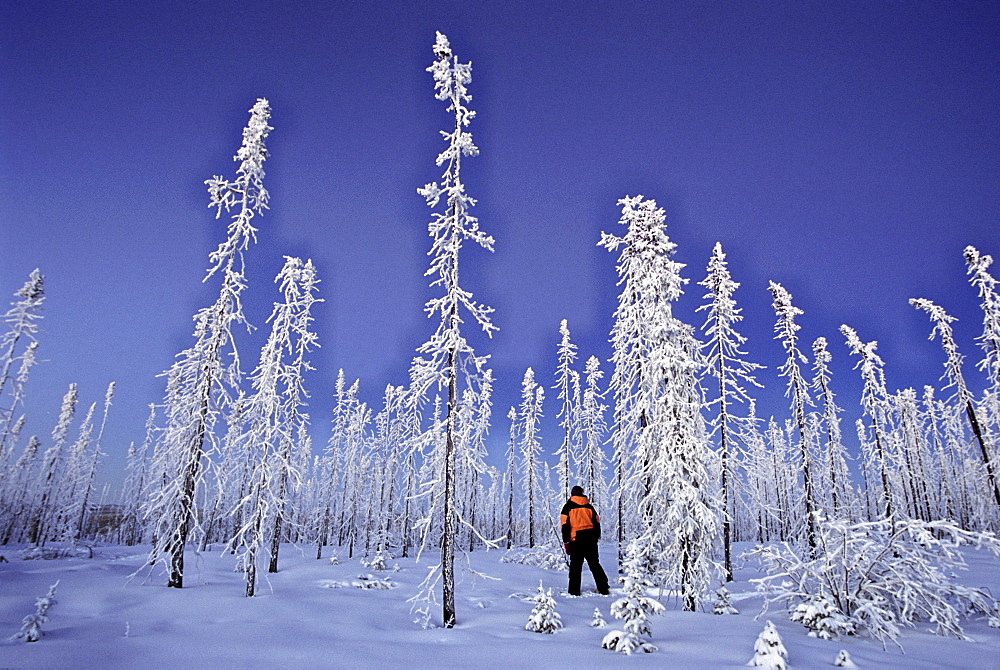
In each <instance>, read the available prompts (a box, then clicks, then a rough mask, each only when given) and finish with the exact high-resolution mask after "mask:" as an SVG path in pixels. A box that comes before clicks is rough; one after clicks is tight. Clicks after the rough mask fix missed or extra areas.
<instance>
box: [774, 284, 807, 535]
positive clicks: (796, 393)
mask: <svg viewBox="0 0 1000 670" xmlns="http://www.w3.org/2000/svg"><path fill="white" fill-rule="evenodd" d="M768 288H769V290H770V291H771V295H772V296H773V297H774V303H773V304H772V307H773V308H774V313H775V315H777V317H778V320H777V323H775V325H774V332H775V337H774V339H776V340H780V341H781V345H782V347H784V349H785V353H786V354H787V358H786V359H785V362H784V364H782V366H781V367H780V368H778V371H779V374H780V375H781V376H782V377H786V378H787V379H788V388H787V390H786V392H785V395H786V397H788V398H790V399H791V402H792V414H793V417H794V418H793V420H794V422H795V426H796V428H797V433H798V443H799V445H798V446H799V458H800V459H801V466H802V482H803V487H804V489H805V496H804V498H803V503H804V504H805V516H806V541H807V542H808V543H809V546H810V547H815V546H816V528H815V525H814V523H815V518H814V517H813V512H814V511H815V510H816V508H817V506H816V499H817V495H816V490H815V482H814V481H813V475H812V471H813V468H812V462H811V461H812V459H811V458H810V455H809V448H808V445H809V435H808V423H807V421H806V407H807V406H808V405H811V404H812V399H811V398H810V397H809V387H808V384H806V380H805V378H804V377H803V376H802V369H801V368H800V367H799V363H808V362H809V359H807V358H806V357H805V356H804V355H803V354H802V352H801V351H800V350H799V345H798V341H799V336H798V331H799V329H800V328H801V326H799V325H798V324H797V323H795V317H796V316H799V315H800V314H802V310H801V309H799V308H798V307H795V306H794V305H793V304H792V295H791V294H790V293H789V292H788V291H787V290H786V289H785V287H783V286H782V285H781V284H777V283H775V282H771V283H770V286H769V287H768Z"/></svg>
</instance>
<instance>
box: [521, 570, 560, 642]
mask: <svg viewBox="0 0 1000 670" xmlns="http://www.w3.org/2000/svg"><path fill="white" fill-rule="evenodd" d="M532 602H534V603H535V607H534V608H533V609H532V610H531V616H529V617H528V623H526V624H525V625H524V629H525V630H530V631H531V632H532V633H548V634H550V635H551V634H552V633H555V632H556V631H557V630H559V629H560V628H562V627H563V622H562V618H561V617H560V616H559V612H556V601H555V599H554V598H553V597H552V589H549V590H548V591H546V590H545V587H544V586H542V583H541V582H538V593H536V594H535V597H534V599H533V601H532Z"/></svg>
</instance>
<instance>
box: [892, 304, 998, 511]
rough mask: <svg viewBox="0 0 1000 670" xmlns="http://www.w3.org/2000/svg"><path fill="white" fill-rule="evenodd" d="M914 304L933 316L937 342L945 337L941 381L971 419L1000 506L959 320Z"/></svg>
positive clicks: (936, 308)
mask: <svg viewBox="0 0 1000 670" xmlns="http://www.w3.org/2000/svg"><path fill="white" fill-rule="evenodd" d="M910 304H911V305H913V306H914V307H916V308H917V309H922V310H924V311H925V312H927V314H928V315H930V318H931V322H932V323H933V324H934V329H933V330H932V331H931V336H930V339H932V340H933V339H934V336H935V335H939V336H940V337H941V347H942V348H943V349H944V353H945V356H946V358H947V360H946V361H945V364H944V370H945V371H944V375H942V377H941V379H943V380H946V381H947V382H948V385H947V386H946V387H945V388H954V389H955V396H956V399H957V401H958V406H959V407H961V408H962V410H963V411H964V412H965V415H966V417H967V418H968V420H969V426H970V427H971V428H972V434H973V436H974V437H975V438H976V442H978V443H979V451H980V453H981V454H982V457H983V464H984V465H985V466H986V478H987V481H988V482H989V486H990V490H991V493H992V494H993V498H994V500H995V501H996V504H997V505H998V506H1000V481H998V476H1000V475H998V473H997V466H996V463H995V462H994V459H993V457H992V456H991V455H990V450H991V449H992V445H989V444H987V441H986V436H985V435H984V431H983V429H982V425H981V422H980V421H979V417H978V415H977V413H976V408H975V405H974V404H973V398H972V393H971V392H970V391H969V387H968V386H967V385H966V383H965V376H964V375H963V374H962V355H961V354H959V353H958V343H957V342H955V336H954V334H953V332H952V329H951V322H952V321H955V317H953V316H951V315H949V314H948V313H947V312H945V311H944V308H942V307H940V306H938V305H935V304H934V303H933V302H931V301H930V300H926V299H924V298H913V299H911V300H910Z"/></svg>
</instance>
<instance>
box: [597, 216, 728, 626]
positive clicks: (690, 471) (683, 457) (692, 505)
mask: <svg viewBox="0 0 1000 670" xmlns="http://www.w3.org/2000/svg"><path fill="white" fill-rule="evenodd" d="M619 204H620V205H621V206H622V218H621V220H620V223H622V224H624V225H626V226H627V228H628V230H627V232H626V234H625V236H624V237H617V236H614V235H610V234H608V233H603V234H602V239H601V244H602V246H605V247H607V248H608V249H609V250H611V251H614V250H616V249H618V248H619V247H623V249H622V253H621V256H620V259H619V263H618V271H619V276H620V277H621V281H620V284H622V285H623V291H622V295H621V297H620V299H619V307H618V310H617V311H616V312H615V325H614V329H613V331H612V345H613V347H614V356H613V360H614V362H615V373H614V376H613V377H612V387H613V388H615V404H616V409H615V415H616V431H615V443H616V456H615V458H616V459H617V460H618V463H616V467H618V468H619V474H616V477H620V479H619V482H618V484H619V490H618V495H619V501H620V502H619V504H620V505H621V501H623V500H625V499H629V500H631V501H633V502H632V503H631V504H630V507H634V509H635V510H636V516H635V518H634V520H633V527H634V528H635V536H636V537H638V538H640V539H639V542H638V544H637V547H638V548H639V549H640V550H642V551H645V552H647V555H646V558H645V559H643V560H641V561H639V562H638V563H637V565H642V566H648V567H650V568H651V569H652V570H653V571H654V573H652V574H650V575H648V576H647V578H650V579H655V581H656V582H657V583H658V584H660V585H663V586H666V585H670V586H676V587H677V588H678V590H679V591H680V592H681V601H682V602H683V606H684V608H685V609H686V610H689V611H694V609H695V608H696V607H697V603H698V602H699V601H700V600H702V599H703V598H704V596H705V594H706V591H707V589H708V585H709V583H710V582H711V580H712V578H713V575H714V573H715V571H716V569H717V567H718V566H717V565H716V563H715V561H714V558H713V553H714V551H715V547H716V543H717V541H718V539H719V537H718V536H719V531H720V528H719V517H720V509H719V504H718V501H717V499H716V496H715V491H714V489H715V484H714V482H713V478H712V477H711V476H710V474H709V471H708V464H709V462H710V461H711V458H712V454H711V450H710V449H709V444H708V434H707V431H706V429H705V423H704V420H703V418H702V414H701V409H702V404H703V397H702V392H701V388H700V387H699V384H698V372H699V369H700V367H701V366H702V364H703V359H702V356H701V353H700V347H701V345H700V344H699V343H698V341H697V340H696V339H695V337H694V332H693V329H692V328H691V327H690V326H688V325H687V324H684V323H682V322H681V321H680V320H678V319H677V318H676V317H674V315H673V312H672V303H673V301H675V300H677V298H679V297H680V295H681V294H682V287H683V285H684V283H685V281H686V280H685V279H683V278H682V277H681V275H680V271H681V269H682V268H683V265H682V264H681V263H678V262H676V261H674V260H672V259H671V256H672V255H673V253H674V251H675V248H676V245H674V244H673V243H672V242H671V241H670V240H669V238H668V237H667V235H666V232H665V230H664V221H665V219H666V216H665V214H664V212H663V210H662V209H661V208H659V207H657V206H656V202H655V201H653V200H644V199H643V197H642V196H636V197H634V198H624V199H622V200H621V201H619ZM654 575H655V576H654Z"/></svg>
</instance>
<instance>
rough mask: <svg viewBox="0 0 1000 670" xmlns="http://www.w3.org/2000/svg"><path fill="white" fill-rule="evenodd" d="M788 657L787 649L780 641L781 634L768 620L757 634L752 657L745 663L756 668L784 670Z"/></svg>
mask: <svg viewBox="0 0 1000 670" xmlns="http://www.w3.org/2000/svg"><path fill="white" fill-rule="evenodd" d="M786 658H788V650H787V649H785V645H783V644H782V643H781V636H780V635H778V629H776V628H775V627H774V624H773V623H771V622H770V621H768V622H767V625H765V626H764V630H762V631H761V633H760V635H758V636H757V641H756V642H754V645H753V658H751V659H750V662H749V663H747V665H749V666H753V667H757V668H767V669H768V670H785V668H786V667H787V664H786V663H785V659H786Z"/></svg>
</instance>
